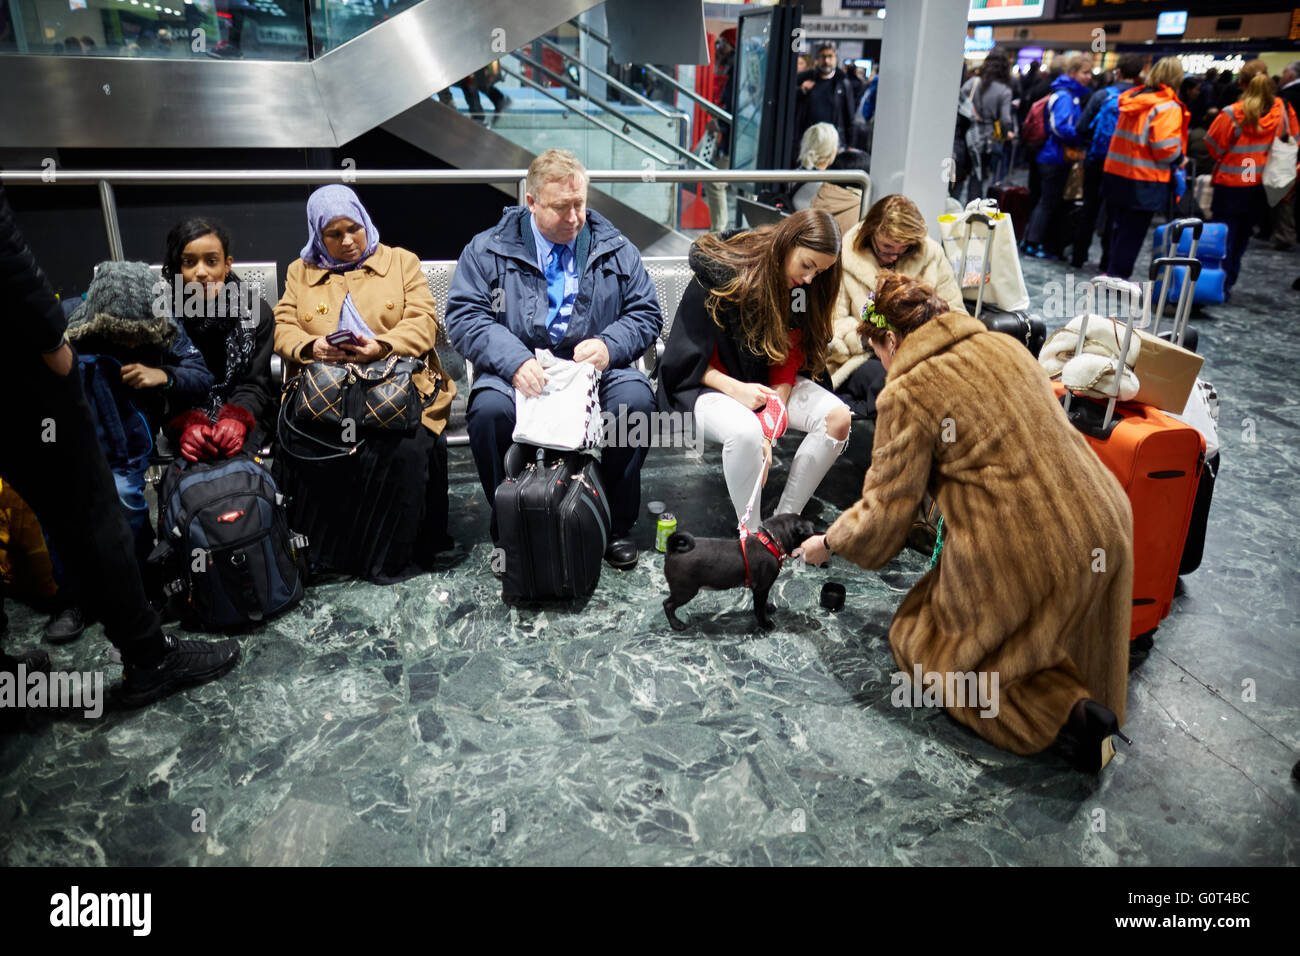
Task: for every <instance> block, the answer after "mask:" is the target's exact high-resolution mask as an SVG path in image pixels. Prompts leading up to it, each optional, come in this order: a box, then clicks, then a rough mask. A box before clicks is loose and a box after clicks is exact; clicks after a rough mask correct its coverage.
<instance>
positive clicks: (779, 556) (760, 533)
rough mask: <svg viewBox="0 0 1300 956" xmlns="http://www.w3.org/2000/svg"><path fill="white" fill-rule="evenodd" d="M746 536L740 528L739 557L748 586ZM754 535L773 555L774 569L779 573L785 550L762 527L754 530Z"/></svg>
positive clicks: (783, 561) (783, 562)
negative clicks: (743, 565)
mask: <svg viewBox="0 0 1300 956" xmlns="http://www.w3.org/2000/svg"><path fill="white" fill-rule="evenodd" d="M747 537H749V535H748V533H747V532H746V531H745V530H744V529H743V528H742V529H741V532H740V557H741V559H742V560H743V561H744V562H745V587H749V554H748V552H746V551H745V539H746V538H747ZM754 537H755V538H757V539H758V540H759V541H760V542H761V543H762V545H763V547H765V548H767V550H769V551H771V552H772V554H773V555H775V557H776V570H777V573H778V574H779V573H780V572H781V566H782V565H783V564H785V559H786V557H788V555H786V553H785V550H784V549H783V548H782V547H781V545H780V544H778V543H777V542H776V541H775V540H774V539H773V538H772V537H771V536H770V535H769V534H768V533H767V532H766V531H764V530H763V528H762V527H759V529H758V530H757V531H755V532H754Z"/></svg>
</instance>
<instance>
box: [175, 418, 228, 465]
mask: <svg viewBox="0 0 1300 956" xmlns="http://www.w3.org/2000/svg"><path fill="white" fill-rule="evenodd" d="M219 452H220V449H219V448H218V447H217V445H216V443H215V442H213V440H212V426H211V425H209V424H207V423H206V422H196V423H195V424H193V425H190V426H189V427H187V428H186V429H185V431H183V432H182V433H181V455H183V456H184V457H185V459H186V460H187V461H206V460H207V459H209V458H215V457H217V455H218V453H219Z"/></svg>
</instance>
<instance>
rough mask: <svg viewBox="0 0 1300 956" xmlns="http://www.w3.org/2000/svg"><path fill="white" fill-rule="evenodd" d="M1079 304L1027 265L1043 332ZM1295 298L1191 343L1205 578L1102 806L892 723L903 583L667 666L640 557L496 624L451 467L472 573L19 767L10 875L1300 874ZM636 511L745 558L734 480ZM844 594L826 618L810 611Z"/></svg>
mask: <svg viewBox="0 0 1300 956" xmlns="http://www.w3.org/2000/svg"><path fill="white" fill-rule="evenodd" d="M1067 271H1068V269H1067V267H1066V266H1064V265H1061V264H1052V263H1041V262H1037V261H1028V262H1026V263H1025V272H1026V277H1027V280H1028V282H1029V285H1030V289H1031V292H1032V293H1033V295H1034V297H1035V300H1036V301H1041V297H1042V295H1043V292H1042V290H1043V286H1044V283H1046V282H1048V281H1050V280H1053V279H1058V280H1059V279H1060V278H1061V277H1063V276H1064V275H1065V274H1066V272H1067ZM1296 274H1300V256H1296V255H1284V254H1281V253H1276V252H1272V251H1270V250H1268V249H1265V248H1260V247H1258V246H1257V247H1256V248H1254V249H1252V250H1251V251H1250V252H1249V253H1248V254H1247V258H1246V264H1245V269H1244V271H1243V278H1242V280H1241V283H1240V285H1239V291H1238V294H1237V296H1236V297H1235V298H1234V301H1233V302H1232V303H1231V305H1229V306H1225V307H1216V308H1213V309H1206V310H1204V314H1202V315H1200V316H1198V318H1197V319H1196V324H1197V327H1198V328H1199V330H1200V332H1201V343H1202V344H1201V352H1202V353H1203V354H1204V355H1205V356H1206V358H1207V362H1206V367H1205V377H1206V378H1208V379H1210V380H1212V381H1213V382H1214V383H1215V384H1216V385H1217V386H1218V389H1219V393H1220V396H1221V400H1222V403H1223V404H1222V418H1221V427H1222V431H1223V443H1224V452H1223V461H1224V464H1223V471H1222V473H1221V475H1220V478H1219V483H1218V488H1217V490H1216V496H1215V502H1214V508H1213V511H1212V513H1211V523H1210V530H1209V541H1208V545H1207V552H1206V558H1205V561H1204V564H1203V565H1202V567H1201V569H1200V570H1198V571H1197V572H1195V573H1194V574H1192V575H1189V576H1188V577H1186V578H1184V579H1183V582H1182V585H1181V593H1180V594H1179V596H1178V597H1177V598H1176V600H1175V603H1174V609H1173V612H1172V614H1171V615H1170V617H1169V618H1168V619H1167V620H1166V621H1165V623H1164V624H1163V626H1162V627H1161V628H1160V630H1159V632H1158V634H1157V636H1156V641H1155V646H1154V648H1153V650H1152V651H1151V653H1150V654H1149V656H1148V658H1147V659H1146V660H1145V662H1143V663H1142V664H1141V665H1140V666H1139V667H1138V668H1137V670H1136V671H1135V672H1134V673H1133V675H1132V677H1131V680H1130V685H1129V703H1128V707H1129V714H1128V723H1127V725H1126V728H1125V729H1126V731H1127V732H1128V734H1129V735H1130V736H1131V737H1132V738H1133V740H1134V744H1133V746H1132V747H1125V746H1123V745H1120V752H1119V755H1118V756H1117V757H1116V759H1115V760H1114V762H1113V763H1112V764H1111V766H1110V767H1109V768H1108V769H1107V770H1106V771H1105V772H1104V773H1103V774H1102V775H1101V776H1100V777H1097V778H1093V777H1087V776H1083V775H1081V774H1078V773H1076V772H1074V771H1073V770H1071V769H1070V768H1069V766H1068V764H1067V763H1066V762H1065V760H1064V759H1063V758H1062V757H1061V756H1060V755H1059V754H1057V753H1055V752H1052V751H1049V752H1047V753H1044V754H1041V755H1038V756H1034V757H1029V758H1025V757H1019V756H1016V755H1014V754H1010V753H1005V752H1002V751H999V750H997V749H995V748H993V747H992V746H990V745H988V744H987V743H985V742H984V741H983V740H981V739H979V738H978V737H976V736H974V735H973V734H972V733H970V732H969V731H967V730H966V729H964V728H963V727H961V726H959V725H957V724H956V723H955V722H953V721H952V720H950V719H949V718H948V717H947V715H946V714H945V713H943V712H942V711H936V710H929V709H915V710H914V709H898V708H895V707H893V706H891V704H890V699H889V698H890V691H891V690H892V686H891V684H890V675H891V673H892V672H893V670H894V664H893V659H892V656H891V655H890V652H889V646H888V641H887V633H888V628H889V623H890V620H891V617H892V614H893V612H894V609H895V608H896V607H897V605H898V602H899V600H900V599H901V597H902V595H903V593H904V592H905V591H906V590H907V589H908V588H909V587H910V586H911V584H912V583H913V582H914V581H915V580H916V579H917V578H918V577H919V575H920V574H921V573H922V571H923V570H924V567H925V565H926V561H927V559H926V558H925V557H922V556H921V555H918V554H914V553H911V552H905V553H903V554H901V555H900V556H899V557H898V558H897V559H896V560H894V561H893V562H892V563H891V564H890V565H889V566H887V567H886V568H885V569H884V570H883V571H881V572H880V573H874V572H865V571H862V570H859V569H857V568H855V567H852V566H849V565H847V564H845V563H844V562H843V561H842V560H836V562H835V564H834V565H833V566H832V568H831V569H830V570H829V571H826V570H819V569H814V568H808V567H803V566H800V565H797V564H795V565H793V566H788V567H787V570H786V571H785V572H784V573H783V575H782V578H781V580H780V582H779V584H778V586H777V587H776V588H775V589H774V591H773V598H774V601H775V603H776V604H777V605H778V608H779V610H778V611H777V612H776V614H775V622H776V627H775V629H774V630H772V631H771V632H767V633H760V632H757V631H756V630H755V629H754V626H753V624H754V622H753V616H752V612H751V610H750V607H749V599H748V593H747V592H740V591H732V592H723V593H709V592H705V593H703V594H701V595H700V596H699V597H698V598H697V599H696V600H695V601H693V602H692V603H691V604H690V605H688V606H687V607H686V608H685V609H684V611H682V612H681V613H682V615H683V616H684V617H686V618H687V619H689V620H691V621H692V622H693V624H694V625H695V626H694V628H693V629H692V630H690V631H687V632H684V633H683V634H681V635H677V634H675V633H674V632H673V631H671V630H670V629H669V628H668V626H667V622H666V621H665V619H664V616H663V612H662V609H661V606H660V601H661V600H662V598H663V576H662V558H661V556H659V555H656V554H653V553H649V554H643V557H642V560H641V563H640V564H639V565H638V567H637V568H636V569H635V570H634V571H631V572H627V573H622V574H620V573H617V572H613V571H609V570H606V571H605V572H604V574H603V575H602V578H601V582H600V586H599V588H598V590H597V592H596V594H595V595H594V596H593V598H592V599H591V600H590V602H589V603H588V604H587V606H586V607H585V608H584V609H582V610H581V611H579V612H573V611H570V610H566V609H558V608H514V609H512V608H508V607H506V606H504V605H503V604H502V603H501V601H500V597H499V594H500V588H499V585H498V583H497V581H496V579H495V578H494V577H493V576H492V575H491V573H490V570H489V551H490V549H489V547H488V545H487V544H486V543H485V538H486V527H487V510H486V506H485V505H484V503H483V501H482V500H481V495H480V493H479V490H478V485H477V480H476V478H475V475H474V470H473V465H472V462H471V461H470V458H469V454H468V449H465V448H461V449H454V450H453V452H452V484H453V488H454V502H453V508H452V513H453V526H452V533H453V534H454V535H455V537H456V538H457V540H458V541H460V542H462V543H463V544H462V547H461V548H460V550H458V551H457V552H456V553H455V555H454V556H453V557H452V558H450V559H449V560H448V561H447V562H446V563H445V566H444V567H443V568H442V569H441V570H439V571H437V572H436V573H432V574H427V575H423V576H420V577H417V578H414V579H411V580H409V581H405V582H403V583H400V584H396V585H392V586H388V587H376V586H372V585H369V584H365V583H360V582H356V581H351V580H339V579H335V580H333V581H332V582H328V583H324V584H321V585H320V586H317V587H314V588H312V589H311V590H310V591H309V593H308V595H307V598H306V600H305V601H304V602H303V604H302V605H301V606H300V607H298V608H297V609H295V610H294V611H292V612H290V613H288V614H286V615H284V616H283V617H281V618H279V619H277V620H275V621H274V622H272V623H271V624H269V625H268V626H266V627H265V628H263V629H262V630H261V631H259V632H256V633H254V634H251V635H249V636H247V637H245V638H244V639H243V648H244V657H243V660H242V662H241V664H240V665H239V667H238V668H237V669H236V670H234V671H233V672H232V673H231V674H229V675H228V676H227V677H225V678H224V679H222V680H220V681H217V682H215V683H212V684H209V685H206V686H203V687H200V688H196V689H193V690H191V691H188V692H185V693H181V694H177V695H175V696H174V697H172V698H170V699H168V700H166V701H164V702H161V703H159V704H157V705H155V706H153V707H150V708H147V709H145V710H142V711H134V712H130V711H122V710H118V709H116V708H111V709H109V710H107V711H106V712H105V714H104V715H103V717H102V718H100V719H98V720H93V721H92V720H87V719H84V718H83V717H81V716H80V715H79V714H77V715H55V716H46V717H44V718H43V719H39V720H37V721H36V722H35V723H34V724H33V725H32V726H31V727H30V728H29V729H28V730H26V731H24V732H22V733H17V734H10V735H7V736H5V737H3V738H2V739H0V819H2V820H3V821H4V825H3V828H2V829H0V862H3V863H4V864H7V865H40V866H47V865H55V864H69V863H72V864H91V865H97V864H107V865H140V864H144V865H151V864H163V865H202V866H209V865H211V866H226V865H243V864H256V865H322V864H323V865H331V864H627V863H633V864H678V865H685V864H760V865H767V864H778V865H788V864H817V863H825V864H883V865H899V864H901V865H913V864H917V865H934V864H950V865H955V864H996V865H1004V864H1057V865H1080V864H1082V865H1113V864H1125V865H1170V864H1175V865H1202V864H1231V865H1260V864H1274V865H1276V864H1283V865H1286V864H1289V865H1295V864H1297V863H1298V862H1300V846H1298V845H1297V844H1298V842H1300V816H1298V811H1297V804H1298V800H1297V792H1296V788H1295V786H1294V785H1293V784H1292V782H1291V780H1290V772H1291V766H1292V764H1293V763H1294V762H1295V760H1296V757H1297V749H1298V748H1297V743H1298V732H1300V731H1298V729H1300V719H1298V718H1300V676H1298V674H1297V657H1298V655H1297V646H1296V641H1297V634H1298V633H1300V628H1298V627H1297V624H1298V623H1300V621H1298V618H1300V593H1298V591H1300V585H1298V584H1297V578H1296V574H1295V567H1296V565H1297V561H1298V559H1300V545H1297V535H1296V525H1295V518H1294V513H1295V504H1296V499H1295V488H1296V484H1295V482H1296V478H1295V476H1296V474H1297V473H1298V472H1300V443H1298V441H1297V439H1298V438H1300V405H1298V403H1297V398H1296V394H1295V390H1294V387H1292V385H1293V383H1294V381H1295V373H1294V369H1295V368H1296V365H1297V362H1298V361H1300V346H1298V345H1297V339H1296V336H1295V334H1294V325H1295V320H1296V315H1297V311H1298V310H1297V305H1298V304H1300V293H1293V292H1291V291H1290V290H1289V288H1287V286H1288V285H1289V283H1290V281H1291V279H1292V278H1293V277H1294V276H1295V275H1296ZM1079 277H1080V278H1083V277H1086V276H1084V275H1082V274H1080V276H1079ZM1247 419H1249V420H1251V421H1253V423H1254V439H1255V440H1254V441H1253V442H1249V441H1245V440H1243V436H1244V435H1245V434H1246V431H1247V426H1246V425H1245V424H1244V422H1245V421H1246V420H1247ZM870 438H871V433H870V429H869V428H868V427H867V426H865V425H862V424H859V425H856V426H855V429H854V434H853V436H852V441H851V444H850V448H849V450H848V452H847V454H846V455H845V457H844V458H842V459H841V460H840V461H839V462H838V463H837V464H836V466H835V468H834V470H833V471H832V472H831V474H830V476H828V479H827V481H826V482H825V483H824V485H823V487H822V488H821V489H820V491H819V496H818V498H817V499H816V500H815V501H814V503H813V504H812V505H811V506H810V508H811V510H814V511H816V512H817V513H818V517H819V519H820V521H821V522H822V523H823V524H824V523H825V522H826V521H828V520H829V519H831V518H833V517H834V515H835V514H836V513H838V511H839V510H840V509H841V508H843V507H845V506H846V505H848V504H850V503H851V502H852V501H853V500H855V498H856V493H857V490H858V489H859V487H860V484H861V478H862V472H863V467H864V463H865V461H866V456H867V452H868V450H869V443H870ZM796 440H797V439H796ZM793 448H794V441H793V440H785V441H783V442H782V443H780V444H779V446H778V452H777V454H778V458H781V457H784V458H785V463H784V464H778V466H777V467H775V468H774V470H773V474H772V479H771V481H770V485H769V487H770V490H769V492H768V494H767V499H768V501H769V502H772V501H775V494H776V493H778V492H779V490H780V487H781V486H782V484H783V482H784V476H785V466H786V465H788V460H789V456H790V455H791V454H792V453H793ZM643 489H644V495H643V499H644V500H646V501H648V500H650V499H652V498H658V499H660V500H663V501H665V502H666V503H667V504H668V506H669V508H670V510H672V511H674V512H676V513H677V514H678V515H679V518H680V525H679V526H680V527H682V528H683V529H688V530H691V531H693V532H695V533H699V534H706V535H707V534H713V535H722V534H727V533H729V532H730V530H731V527H732V525H733V521H732V516H731V515H730V510H729V508H728V507H727V505H726V495H725V491H724V486H723V483H722V478H721V470H720V463H719V455H718V451H717V449H716V448H714V449H709V450H707V451H706V454H705V457H704V459H703V461H694V460H692V459H690V458H689V457H687V455H686V454H685V453H684V452H681V451H672V450H656V451H654V452H652V454H651V457H650V459H649V462H648V464H647V467H646V470H645V473H644V478H643ZM638 535H639V538H640V540H641V543H642V544H643V545H649V544H650V542H651V541H652V539H653V526H652V524H650V522H648V521H643V522H642V523H641V525H640V526H639V528H638ZM828 579H833V580H836V581H839V582H841V583H843V584H844V585H845V586H846V588H847V590H848V597H847V603H846V606H845V609H844V610H843V611H842V612H840V613H839V614H830V613H828V612H826V611H823V610H822V609H821V608H820V607H819V606H818V601H817V597H818V593H819V591H820V588H821V585H822V583H823V582H825V581H826V580H828ZM9 610H10V614H11V617H12V619H13V627H12V634H11V637H10V639H9V640H10V644H11V645H12V646H17V647H31V646H35V645H36V644H37V641H38V639H39V629H40V626H41V624H42V623H43V619H41V618H39V617H37V616H36V615H34V614H32V613H31V612H30V611H27V610H25V609H23V608H20V607H17V606H15V605H13V604H12V603H11V604H10V607H9ZM107 651H108V645H107V644H106V642H105V641H104V640H103V636H102V631H101V630H100V629H99V628H98V627H93V628H91V629H90V630H89V632H88V633H87V635H86V636H85V637H84V638H83V639H82V640H81V641H80V642H78V643H76V644H74V645H71V646H70V647H60V648H54V649H52V657H53V659H54V662H55V666H56V667H59V668H73V667H75V668H77V669H81V670H86V669H95V668H104V669H105V670H106V672H107V674H108V676H109V678H110V679H111V680H116V678H117V675H118V673H119V668H117V667H116V666H115V665H113V664H111V663H109V660H108V656H107ZM1246 680H1250V681H1254V682H1255V686H1256V696H1255V700H1254V701H1253V702H1252V701H1246V700H1243V683H1242V682H1243V681H1246ZM1098 811H1104V830H1100V829H1098V823H1099V821H1100V820H1101V815H1099V814H1098ZM200 824H201V825H200Z"/></svg>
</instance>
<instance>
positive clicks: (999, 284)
mask: <svg viewBox="0 0 1300 956" xmlns="http://www.w3.org/2000/svg"><path fill="white" fill-rule="evenodd" d="M972 212H981V213H984V214H985V215H988V216H991V217H992V218H993V219H994V220H995V222H996V225H995V226H994V227H993V240H992V250H991V251H990V250H989V249H988V247H989V245H990V243H989V229H988V227H987V226H985V225H984V224H983V223H975V224H974V225H972V226H971V235H970V246H969V248H968V247H967V246H966V221H967V219H968V218H969V214H970V213H972ZM939 232H940V234H941V235H942V236H943V251H944V254H945V255H946V256H947V257H948V262H949V263H950V264H951V265H952V271H953V273H954V274H955V275H956V276H957V282H958V284H959V285H961V288H962V294H963V295H964V296H966V297H967V298H970V299H974V298H976V294H977V292H978V290H979V284H980V282H981V281H982V277H983V274H984V272H985V257H986V256H989V257H991V259H990V265H991V268H989V269H988V273H989V275H988V282H987V284H986V285H985V287H984V302H985V304H987V305H995V306H997V307H998V308H999V309H1004V310H1006V311H1007V312H1017V311H1020V310H1023V309H1028V308H1029V290H1028V289H1027V288H1025V276H1024V273H1023V272H1021V271H1020V254H1019V253H1018V252H1017V251H1016V232H1015V229H1013V228H1012V226H1011V217H1010V216H1009V215H1007V214H1006V213H1004V212H999V211H998V205H997V203H995V202H994V201H993V200H991V199H973V200H971V201H970V202H969V203H967V205H966V208H965V209H964V210H963V211H962V212H961V213H960V214H959V215H956V216H953V215H950V214H948V213H945V214H943V215H942V216H940V217H939ZM964 250H965V251H966V256H965V258H964V260H963V255H962V253H963V251H964Z"/></svg>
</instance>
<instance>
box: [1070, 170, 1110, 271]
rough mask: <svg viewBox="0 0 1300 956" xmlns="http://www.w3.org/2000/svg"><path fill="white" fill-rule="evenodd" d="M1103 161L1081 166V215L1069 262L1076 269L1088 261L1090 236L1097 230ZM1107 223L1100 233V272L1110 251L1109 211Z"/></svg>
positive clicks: (1100, 206) (1103, 268) (1090, 243)
mask: <svg viewBox="0 0 1300 956" xmlns="http://www.w3.org/2000/svg"><path fill="white" fill-rule="evenodd" d="M1104 166H1105V161H1104V160H1099V159H1098V160H1094V159H1089V160H1086V161H1085V162H1084V164H1083V215H1081V216H1080V217H1079V222H1078V228H1077V229H1076V230H1075V234H1074V248H1073V249H1072V250H1071V253H1070V262H1071V264H1072V265H1073V266H1074V267H1075V268H1076V269H1079V268H1082V267H1083V264H1084V263H1085V262H1087V261H1088V252H1089V251H1090V250H1091V249H1092V234H1093V231H1094V230H1095V229H1096V228H1097V214H1098V213H1099V212H1101V211H1102V205H1103V204H1102V201H1101V177H1102V175H1103V173H1102V168H1103V167H1104ZM1107 217H1108V221H1107V224H1106V227H1103V229H1102V233H1101V271H1102V272H1105V271H1106V265H1107V263H1108V258H1107V253H1108V250H1109V249H1110V229H1109V210H1107Z"/></svg>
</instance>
